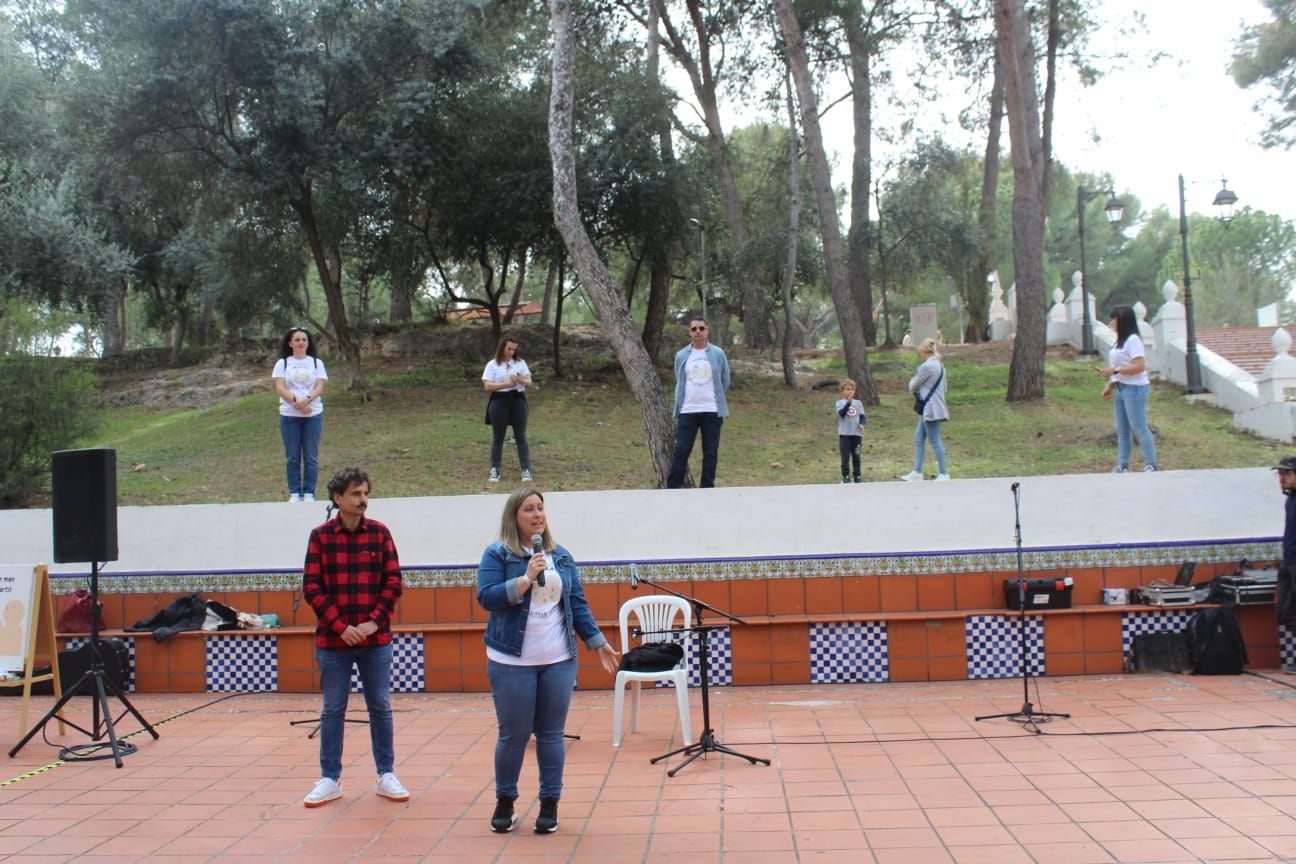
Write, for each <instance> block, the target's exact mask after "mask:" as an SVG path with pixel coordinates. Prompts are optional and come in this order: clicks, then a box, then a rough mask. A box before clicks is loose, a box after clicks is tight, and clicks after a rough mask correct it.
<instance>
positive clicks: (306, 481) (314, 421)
mask: <svg viewBox="0 0 1296 864" xmlns="http://www.w3.org/2000/svg"><path fill="white" fill-rule="evenodd" d="M323 431H324V414H323V413H322V412H321V413H319V414H316V415H315V416H314V417H285V416H283V415H282V414H280V415H279V434H281V435H283V444H284V456H286V457H287V459H288V469H287V473H288V491H289V492H290V493H291V494H293V495H304V494H306V493H308V492H309V493H310V494H311V495H314V494H315V481H316V480H318V479H319V441H320V433H321V432H323Z"/></svg>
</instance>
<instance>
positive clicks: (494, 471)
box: [490, 468, 499, 483]
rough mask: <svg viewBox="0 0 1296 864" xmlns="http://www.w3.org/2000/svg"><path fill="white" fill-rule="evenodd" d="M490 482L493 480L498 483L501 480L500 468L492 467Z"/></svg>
mask: <svg viewBox="0 0 1296 864" xmlns="http://www.w3.org/2000/svg"><path fill="white" fill-rule="evenodd" d="M490 482H492V483H498V482H499V469H498V468H492V469H491V473H490Z"/></svg>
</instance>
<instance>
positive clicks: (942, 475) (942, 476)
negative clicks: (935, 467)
mask: <svg viewBox="0 0 1296 864" xmlns="http://www.w3.org/2000/svg"><path fill="white" fill-rule="evenodd" d="M936 479H937V480H948V479H949V475H948V474H937V475H936Z"/></svg>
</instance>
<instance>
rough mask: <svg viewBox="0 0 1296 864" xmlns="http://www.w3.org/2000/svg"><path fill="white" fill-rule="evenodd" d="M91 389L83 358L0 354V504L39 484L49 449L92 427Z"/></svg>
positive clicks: (24, 497)
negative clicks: (1, 355)
mask: <svg viewBox="0 0 1296 864" xmlns="http://www.w3.org/2000/svg"><path fill="white" fill-rule="evenodd" d="M94 390H95V378H94V374H93V373H92V372H91V371H90V370H89V369H87V368H86V367H85V365H84V363H83V361H76V360H69V359H64V358H58V357H31V356H27V355H21V354H19V355H10V356H8V357H0V507H15V506H19V505H22V504H24V503H26V502H27V501H28V500H29V499H30V498H31V496H32V495H33V494H35V493H37V492H39V491H42V490H43V489H45V488H46V486H47V484H48V478H49V471H50V454H51V453H52V452H54V451H55V450H66V449H68V448H70V447H73V446H75V445H76V443H77V441H79V440H81V439H82V438H84V437H85V436H86V435H88V434H90V433H91V432H92V431H94V428H95V416H96V415H95V406H94Z"/></svg>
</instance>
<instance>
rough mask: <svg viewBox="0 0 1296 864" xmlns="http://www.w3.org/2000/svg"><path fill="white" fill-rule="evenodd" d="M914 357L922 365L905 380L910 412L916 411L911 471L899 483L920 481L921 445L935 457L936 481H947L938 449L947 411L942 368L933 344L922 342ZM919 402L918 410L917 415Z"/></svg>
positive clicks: (921, 474) (926, 341)
mask: <svg viewBox="0 0 1296 864" xmlns="http://www.w3.org/2000/svg"><path fill="white" fill-rule="evenodd" d="M918 356H919V357H921V358H922V363H921V364H919V366H918V369H917V371H916V372H914V376H913V377H912V378H910V379H909V392H910V393H912V394H914V398H915V401H914V410H915V411H918V426H917V428H915V429H914V463H913V464H914V467H913V470H912V471H910V472H909V473H908V474H906V475H904V476H903V477H901V478H900V479H901V480H921V479H923V473H922V469H923V451H924V444H925V442H928V441H930V442H931V448H932V453H934V454H936V467H937V470H938V473H937V474H936V479H937V480H948V479H950V478H949V468H948V466H947V465H946V463H945V448H944V446H942V445H941V424H942V423H944V422H945V421H946V420H948V419H949V407H948V406H947V405H946V404H945V390H946V389H947V388H948V386H949V382H948V381H947V380H946V378H945V367H944V366H942V365H941V362H940V355H939V354H937V353H936V340H935V339H924V340H923V341H922V344H921V345H919V346H918ZM919 402H921V403H922V410H921V411H919Z"/></svg>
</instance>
